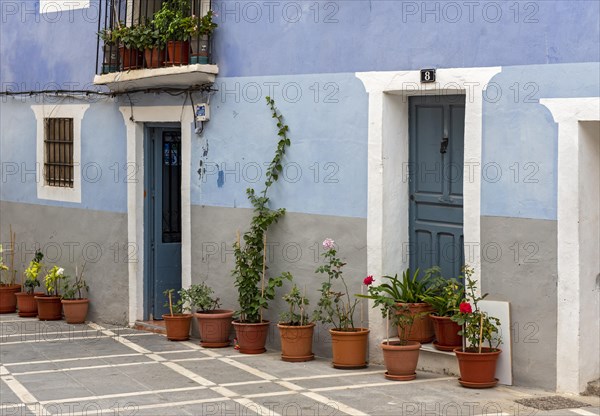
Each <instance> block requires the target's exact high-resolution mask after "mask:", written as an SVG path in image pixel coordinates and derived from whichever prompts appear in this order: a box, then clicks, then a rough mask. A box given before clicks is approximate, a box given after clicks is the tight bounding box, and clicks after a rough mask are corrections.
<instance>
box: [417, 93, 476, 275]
mask: <svg viewBox="0 0 600 416" xmlns="http://www.w3.org/2000/svg"><path fill="white" fill-rule="evenodd" d="M409 105H410V112H409V118H410V119H409V123H410V141H409V152H410V160H409V181H410V184H409V189H410V204H409V219H410V223H409V238H410V241H409V256H410V268H411V269H412V270H415V269H416V268H420V269H421V271H424V270H425V269H427V268H429V267H432V266H440V267H441V268H442V273H443V275H444V276H445V277H456V276H458V275H459V274H460V269H461V267H462V265H463V263H464V236H463V168H464V163H463V157H464V124H465V99H464V96H463V95H445V96H422V97H411V98H410V101H409Z"/></svg>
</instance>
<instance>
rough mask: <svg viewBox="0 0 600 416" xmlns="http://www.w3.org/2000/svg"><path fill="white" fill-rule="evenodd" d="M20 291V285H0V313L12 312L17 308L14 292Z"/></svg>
mask: <svg viewBox="0 0 600 416" xmlns="http://www.w3.org/2000/svg"><path fill="white" fill-rule="evenodd" d="M20 291H21V285H0V313H13V312H15V311H16V310H17V297H16V296H15V293H18V292H20Z"/></svg>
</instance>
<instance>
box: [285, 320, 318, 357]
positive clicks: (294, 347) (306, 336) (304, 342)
mask: <svg viewBox="0 0 600 416" xmlns="http://www.w3.org/2000/svg"><path fill="white" fill-rule="evenodd" d="M277 328H279V335H280V337H281V359H282V360H283V361H290V362H301V361H310V360H314V359H315V355H314V354H313V352H312V341H313V332H314V329H315V324H314V323H310V324H308V325H302V326H300V325H298V326H294V325H285V324H278V325H277Z"/></svg>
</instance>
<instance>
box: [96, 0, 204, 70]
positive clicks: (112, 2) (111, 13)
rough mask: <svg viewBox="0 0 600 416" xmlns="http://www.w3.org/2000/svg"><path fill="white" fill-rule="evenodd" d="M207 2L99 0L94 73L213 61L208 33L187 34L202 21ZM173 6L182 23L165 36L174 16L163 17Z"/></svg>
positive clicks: (189, 0)
mask: <svg viewBox="0 0 600 416" xmlns="http://www.w3.org/2000/svg"><path fill="white" fill-rule="evenodd" d="M165 3H166V4H165ZM210 6H211V4H210V0H101V1H100V19H99V22H98V34H99V35H98V43H97V55H96V74H98V75H104V74H111V73H116V72H124V71H131V70H138V69H155V68H163V67H173V66H186V65H196V64H205V65H206V64H212V61H211V36H210V35H206V34H201V33H203V32H200V33H198V31H196V32H195V33H192V34H191V35H190V34H189V33H190V32H193V29H191V28H196V29H198V28H202V27H203V26H202V25H203V17H204V16H206V15H207V13H209V10H210ZM166 9H169V10H166ZM173 11H177V13H179V14H177V19H179V20H178V21H179V22H180V23H181V25H179V26H178V27H179V28H181V27H184V28H185V29H183V32H182V31H180V32H179V35H175V36H174V37H173V38H169V30H170V31H171V32H172V31H173V29H174V28H173V26H168V25H169V24H170V23H171V22H173V21H174V20H175V19H173V18H171V19H165V17H167V18H168V17H169V15H168V13H171V12H173ZM167 12H168V13H167ZM161 14H162V15H161ZM171 17H172V16H171ZM161 18H162V20H161ZM205 20H206V18H204V24H206V22H205ZM167 27H169V29H167ZM178 27H175V31H176V30H177V28H178ZM176 33H177V32H176ZM182 33H183V34H182ZM159 72H160V71H159Z"/></svg>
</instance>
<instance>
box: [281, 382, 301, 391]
mask: <svg viewBox="0 0 600 416" xmlns="http://www.w3.org/2000/svg"><path fill="white" fill-rule="evenodd" d="M275 383H277V384H279V385H280V386H281V387H285V388H286V389H289V390H292V391H300V390H306V389H305V388H304V387H301V386H298V385H297V384H294V383H290V382H289V381H282V380H280V381H276V382H275Z"/></svg>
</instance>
